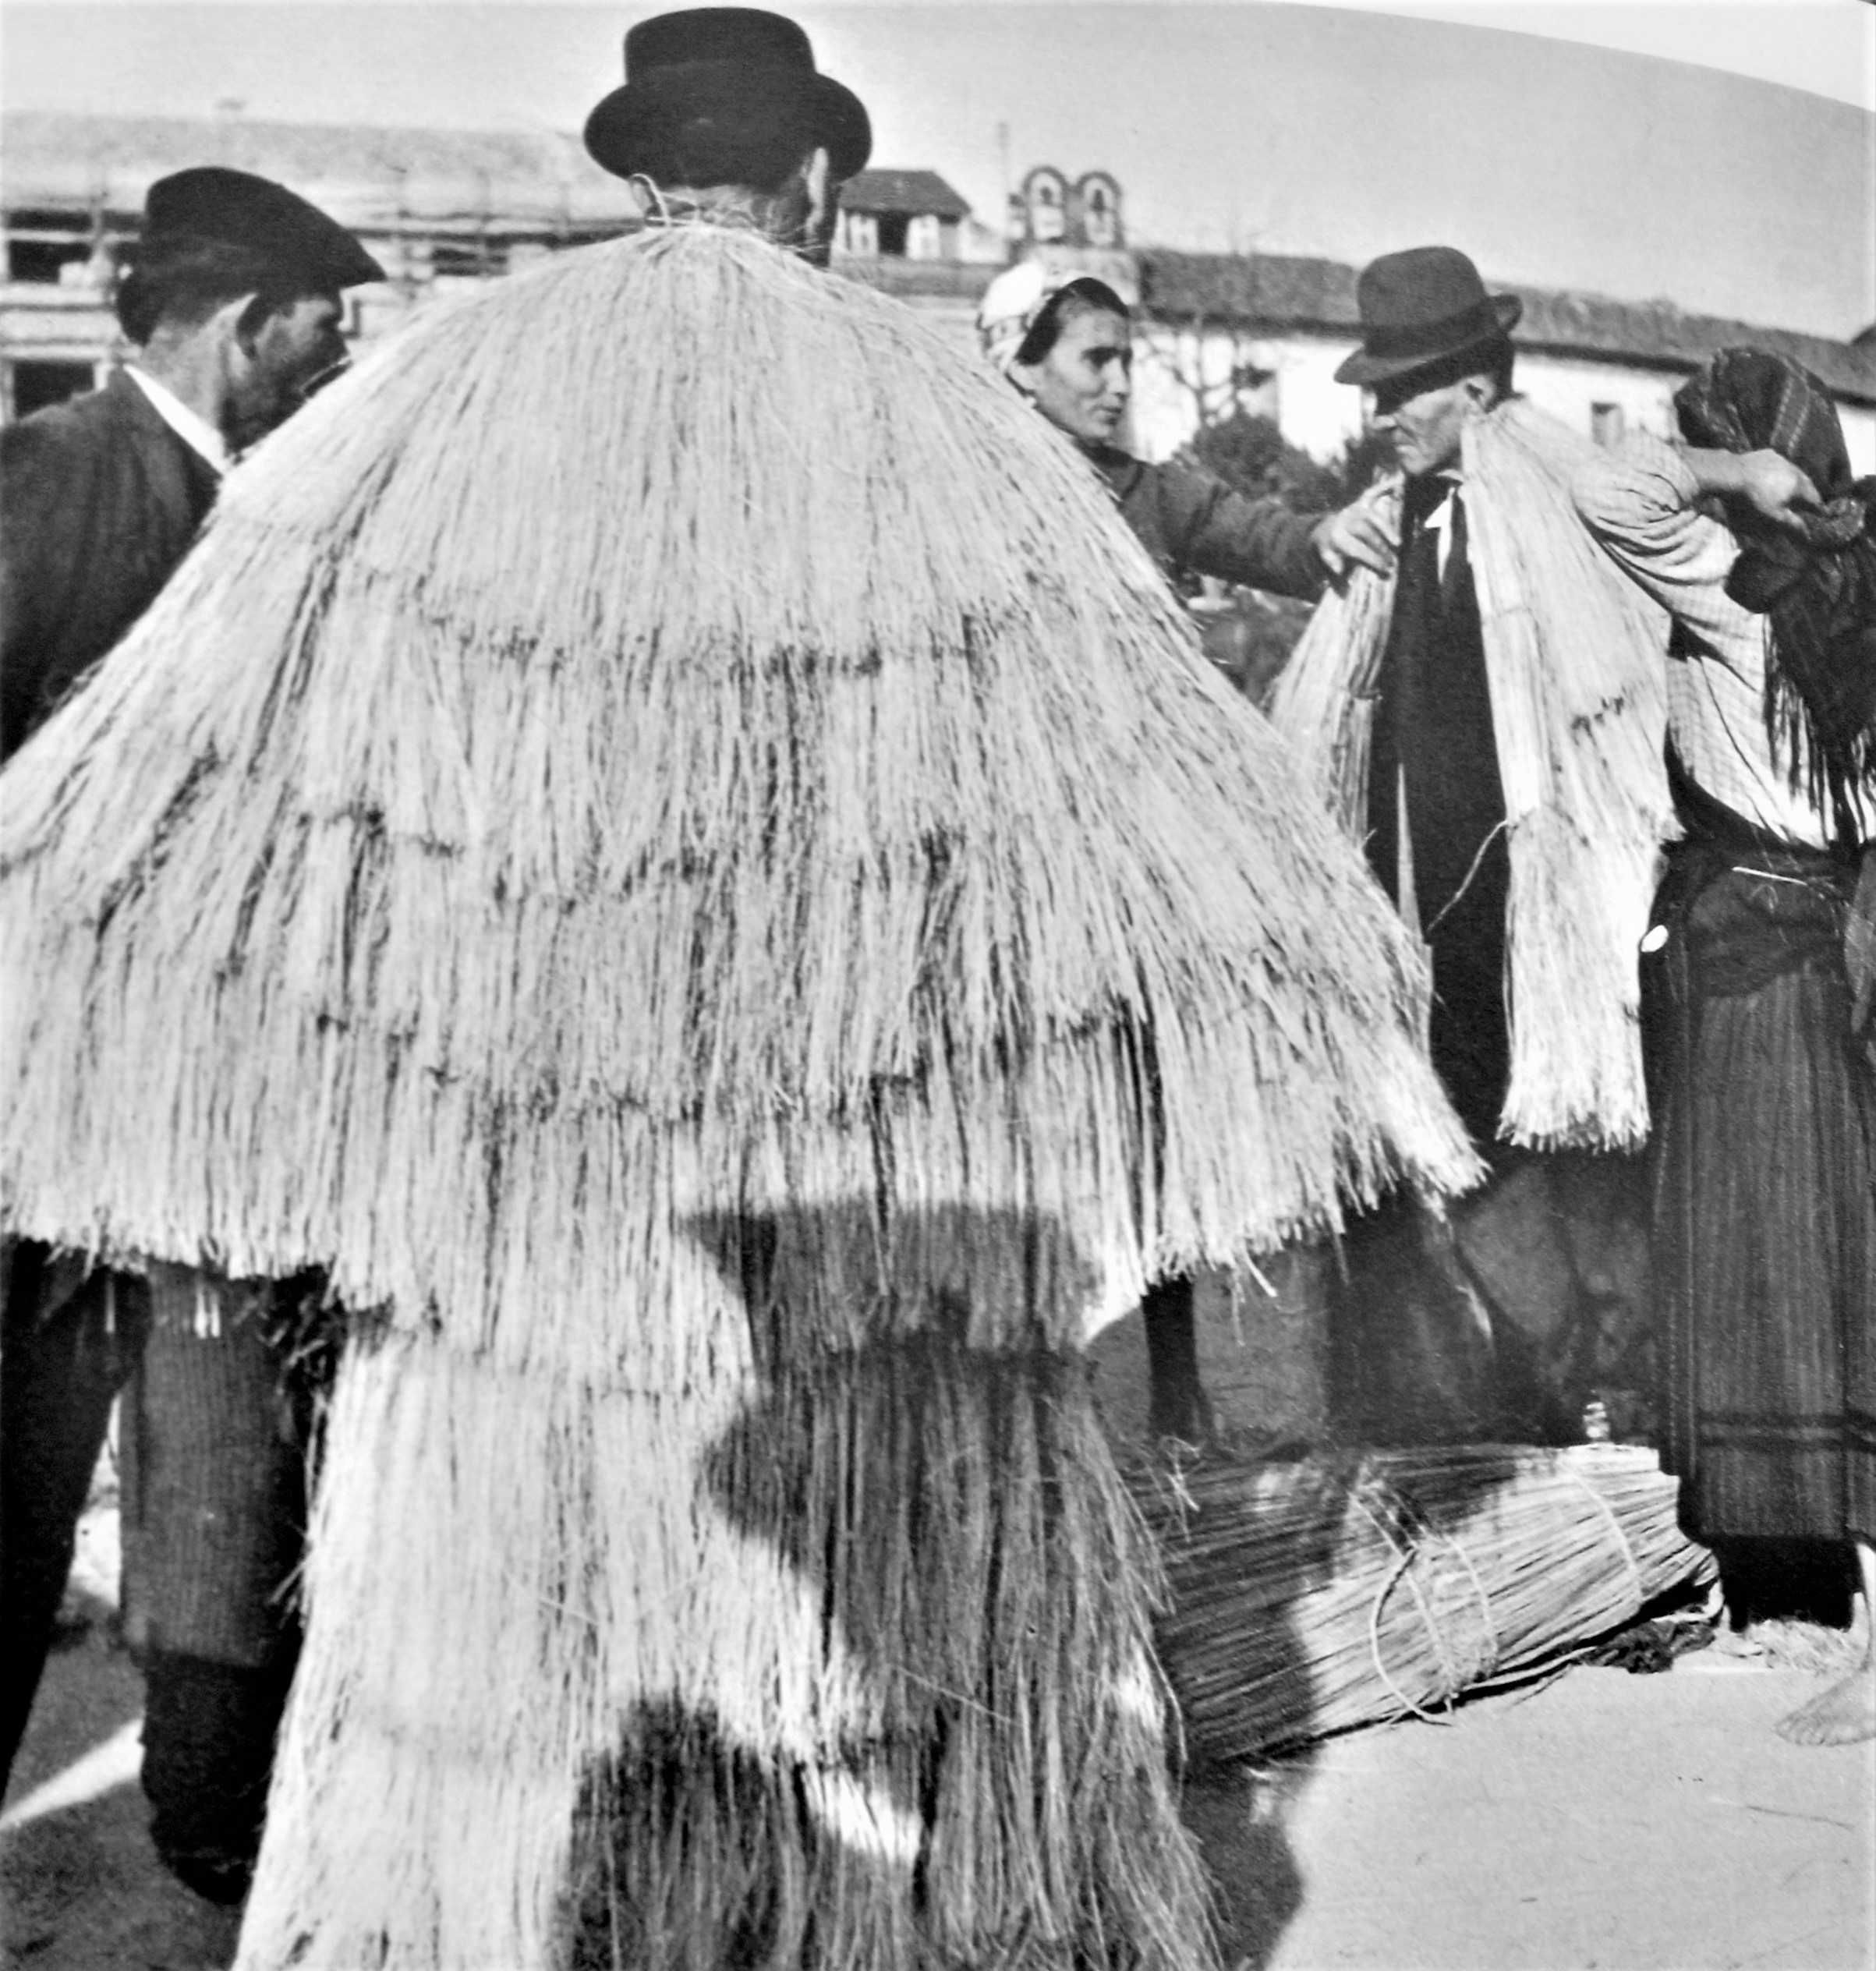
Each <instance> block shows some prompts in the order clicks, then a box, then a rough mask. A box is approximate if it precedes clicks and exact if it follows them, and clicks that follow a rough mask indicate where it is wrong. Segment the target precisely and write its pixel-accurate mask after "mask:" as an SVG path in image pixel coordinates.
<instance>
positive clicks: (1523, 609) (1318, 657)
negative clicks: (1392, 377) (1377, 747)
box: [1270, 398, 1674, 1148]
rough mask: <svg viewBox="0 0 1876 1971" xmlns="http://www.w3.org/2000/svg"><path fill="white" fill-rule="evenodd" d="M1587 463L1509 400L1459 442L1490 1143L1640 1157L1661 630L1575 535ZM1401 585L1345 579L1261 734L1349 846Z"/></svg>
mask: <svg viewBox="0 0 1876 1971" xmlns="http://www.w3.org/2000/svg"><path fill="white" fill-rule="evenodd" d="M1591 449H1592V448H1591V442H1590V441H1589V440H1588V439H1587V438H1584V437H1581V436H1580V435H1579V434H1578V433H1575V432H1573V431H1571V430H1569V429H1568V428H1567V427H1566V426H1564V425H1563V424H1561V423H1559V422H1558V421H1557V420H1556V419H1554V418H1552V417H1549V416H1546V415H1545V413H1544V412H1541V411H1538V410H1537V409H1534V407H1533V406H1532V405H1530V404H1528V403H1527V402H1525V401H1524V399H1523V398H1510V399H1508V400H1507V401H1506V402H1505V403H1503V404H1502V405H1499V407H1498V408H1497V409H1495V410H1494V411H1492V412H1491V413H1490V414H1489V415H1488V416H1485V417H1481V418H1478V419H1474V420H1473V421H1472V422H1471V423H1469V424H1468V425H1467V426H1466V429H1465V432H1464V458H1463V465H1464V480H1463V485H1464V498H1465V501H1466V510H1467V515H1468V517H1469V520H1470V524H1471V549H1470V565H1471V571H1472V575H1473V579H1474V585H1475V586H1476V588H1477V590H1478V606H1479V627H1480V631H1481V637H1482V640H1483V642H1484V645H1485V673H1486V678H1487V683H1488V688H1489V691H1490V694H1491V700H1492V727H1493V731H1494V734H1495V738H1496V741H1497V748H1498V765H1499V776H1500V777H1501V779H1502V780H1503V784H1504V793H1505V812H1506V826H1507V830H1508V837H1507V839H1508V842H1509V846H1510V870H1511V894H1510V901H1509V904H1508V906H1507V917H1506V930H1507V943H1506V950H1507V953H1508V958H1507V965H1508V971H1509V974H1510V976H1509V979H1508V982H1507V983H1508V1003H1509V1006H1510V1025H1511V1074H1510V1086H1509V1088H1508V1089H1507V1091H1506V1098H1505V1108H1504V1113H1503V1118H1502V1120H1501V1122H1500V1133H1501V1134H1503V1136H1505V1137H1506V1138H1507V1139H1508V1140H1509V1141H1513V1142H1516V1143H1522V1144H1525V1145H1529V1146H1531V1147H1533V1148H1565V1147H1570V1146H1577V1147H1581V1148H1634V1147H1635V1146H1637V1145H1639V1144H1640V1143H1641V1142H1642V1141H1643V1140H1644V1138H1646V1136H1647V1134H1648V1099H1647V1093H1646V1090H1645V1088H1644V1085H1643V1078H1642V1070H1641V1017H1640V1006H1641V986H1640V981H1639V978H1638V975H1637V966H1636V950H1637V946H1638V945H1639V943H1640V942H1641V936H1642V933H1643V932H1644V930H1645V929H1647V925H1648V908H1649V906H1650V904H1651V901H1652V899H1653V895H1654V888H1655V879H1656V876H1657V873H1658V861H1659V851H1660V846H1661V844H1662V841H1663V840H1665V839H1667V837H1669V836H1670V835H1671V834H1672V833H1673V832H1674V821H1673V814H1672V801H1670V798H1669V793H1668V786H1667V777H1666V771H1665V766H1664V764H1663V760H1664V752H1663V748H1664V741H1665V733H1666V727H1667V636H1668V623H1667V617H1666V616H1665V614H1664V613H1663V612H1662V610H1660V609H1658V608H1657V607H1655V604H1654V603H1651V602H1650V601H1649V600H1648V599H1647V598H1646V597H1644V596H1642V595H1641V593H1640V591H1639V590H1637V589H1636V588H1635V587H1634V585H1633V584H1632V583H1629V582H1624V581H1623V579H1622V577H1621V575H1620V574H1619V571H1617V570H1616V568H1615V566H1614V564H1612V562H1611V561H1609V558H1608V557H1606V556H1605V555H1604V554H1602V552H1601V550H1600V549H1599V548H1598V546H1597V544H1596V543H1595V540H1593V539H1592V538H1591V536H1590V533H1589V531H1588V529H1587V528H1585V527H1584V525H1583V524H1582V522H1580V519H1579V518H1577V512H1576V509H1575V506H1574V504H1573V501H1572V499H1571V497H1570V481H1571V479H1572V476H1573V474H1574V472H1576V470H1577V468H1578V467H1579V466H1580V465H1581V463H1582V462H1583V460H1584V457H1585V456H1586V455H1588V453H1589V452H1590V451H1591ZM1392 610H1393V578H1392V577H1391V576H1389V577H1386V578H1382V577H1380V576H1377V575H1372V574H1369V573H1368V572H1366V571H1361V572H1358V573H1357V575H1355V577H1354V579H1352V580H1351V581H1350V583H1349V585H1348V586H1347V589H1346V591H1345V592H1343V593H1339V594H1334V595H1331V596H1328V597H1326V599H1325V600H1324V601H1323V603H1322V607H1320V608H1319V610H1317V611H1316V613H1315V616H1314V617H1312V618H1311V621H1310V625H1309V627H1308V629H1307V630H1306V631H1305V632H1304V635H1303V636H1302V639H1301V641H1300V642H1298V644H1297V649H1296V653H1295V654H1294V656H1293V657H1292V658H1291V660H1290V665H1289V667H1288V668H1287V670H1286V671H1285V672H1284V673H1283V676H1282V677H1281V678H1279V680H1278V681H1277V685H1276V690H1275V692H1273V693H1272V698H1271V703H1270V715H1271V718H1272V721H1273V722H1274V723H1275V724H1276V727H1278V729H1279V731H1281V732H1282V733H1283V734H1285V736H1286V737H1287V738H1289V739H1290V741H1292V743H1293V744H1294V746H1295V748H1296V750H1297V755H1298V757H1299V759H1300V760H1301V763H1302V765H1303V768H1304V772H1305V773H1307V774H1308V775H1309V777H1311V779H1312V780H1313V781H1314V782H1315V785H1316V787H1317V789H1318V791H1319V793H1320V794H1321V795H1322V798H1324V799H1326V801H1328V803H1329V806H1330V808H1331V809H1333V812H1335V813H1336V816H1338V818H1339V819H1340V821H1341V822H1342V824H1343V826H1344V827H1345V828H1346V829H1347V830H1349V831H1350V833H1351V834H1352V835H1354V836H1356V837H1359V836H1360V835H1361V833H1363V832H1364V831H1365V829H1366V827H1367V825H1368V821H1367V817H1368V752H1369V743H1370V736H1371V734H1372V727H1373V720H1374V716H1375V678H1376V676H1377V674H1378V671H1379V666H1380V662H1381V658H1382V653H1383V650H1384V648H1385V646H1386V639H1387V634H1388V628H1389V621H1390V617H1391V614H1392Z"/></svg>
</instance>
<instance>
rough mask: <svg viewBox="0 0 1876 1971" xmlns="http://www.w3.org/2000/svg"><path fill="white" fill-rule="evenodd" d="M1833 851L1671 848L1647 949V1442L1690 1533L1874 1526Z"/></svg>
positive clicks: (1865, 1243) (1872, 1299)
mask: <svg viewBox="0 0 1876 1971" xmlns="http://www.w3.org/2000/svg"><path fill="white" fill-rule="evenodd" d="M1854 878H1855V871H1854V869H1853V868H1851V869H1847V870H1846V869H1845V867H1844V865H1842V864H1841V863H1839V862H1835V861H1833V860H1832V859H1830V858H1826V857H1825V856H1823V855H1802V854H1798V853H1794V852H1793V851H1787V850H1781V851H1768V849H1767V848H1765V847H1763V846H1755V847H1752V848H1750V850H1747V851H1744V852H1742V851H1741V850H1740V846H1739V845H1738V844H1733V845H1731V846H1730V847H1716V846H1715V845H1712V844H1704V843H1690V844H1683V846H1682V847H1680V848H1678V849H1676V851H1673V859H1672V863H1671V865H1670V869H1669V876H1668V878H1667V880H1666V882H1665V883H1664V884H1663V886H1662V895H1661V897H1660V900H1659V901H1658V906H1657V911H1656V921H1657V922H1658V923H1662V924H1665V925H1666V927H1667V929H1668V931H1669V939H1668V943H1667V944H1666V946H1665V948H1664V950H1662V952H1661V953H1660V954H1658V957H1655V958H1653V959H1651V960H1650V961H1648V964H1649V966H1650V968H1651V971H1652V972H1653V974H1654V976H1653V977H1652V978H1651V979H1650V981H1649V985H1650V988H1651V1000H1652V1003H1653V1017H1651V1036H1650V1044H1651V1054H1652V1056H1653V1061H1652V1065H1653V1067H1654V1068H1655V1085H1656V1089H1657V1098H1658V1107H1657V1116H1658V1135H1657V1139H1656V1140H1657V1143H1658V1165H1657V1184H1656V1194H1655V1210H1656V1216H1655V1269H1656V1272H1655V1278H1656V1282H1657V1286H1658V1291H1659V1292H1660V1293H1662V1299H1663V1305H1664V1311H1665V1315H1666V1331H1665V1343H1666V1347H1665V1371H1666V1378H1665V1379H1666V1384H1667V1387H1666V1389H1665V1396H1666V1399H1667V1400H1666V1404H1665V1412H1666V1417H1667V1420H1668V1421H1667V1431H1666V1437H1667V1442H1666V1443H1665V1446H1664V1450H1663V1456H1664V1461H1665V1463H1666V1464H1667V1466H1668V1467H1669V1469H1670V1470H1673V1471H1675V1472H1677V1473H1679V1474H1680V1475H1681V1477H1682V1480H1683V1485H1682V1501H1683V1504H1682V1512H1683V1517H1684V1518H1685V1520H1687V1524H1688V1527H1689V1529H1690V1530H1691V1531H1692V1532H1693V1533H1694V1534H1696V1535H1697V1536H1698V1537H1701V1538H1706V1539H1715V1538H1763V1537H1775V1538H1786V1539H1831V1540H1842V1539H1844V1538H1846V1537H1847V1538H1863V1539H1866V1540H1867V1539H1876V1157H1873V1154H1872V1152H1873V1147H1876V1073H1873V1072H1872V1070H1871V1063H1870V1056H1869V1053H1868V1051H1867V1049H1865V1048H1864V1047H1863V1046H1860V1045H1858V1044H1857V1043H1856V1042H1853V1038H1852V1035H1851V1032H1850V1010H1849V990H1848V986H1847V983H1846V977H1845V971H1844V963H1843V930H1844V923H1845V915H1846V906H1847V900H1848V897H1849V892H1850V889H1851V887H1852V886H1853V883H1854Z"/></svg>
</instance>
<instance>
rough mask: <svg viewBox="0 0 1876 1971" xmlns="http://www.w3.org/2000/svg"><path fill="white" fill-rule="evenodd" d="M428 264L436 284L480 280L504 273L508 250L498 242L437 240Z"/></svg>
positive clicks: (484, 240)
mask: <svg viewBox="0 0 1876 1971" xmlns="http://www.w3.org/2000/svg"><path fill="white" fill-rule="evenodd" d="M507 268H508V249H506V247H505V246H503V245H502V243H501V242H500V241H498V240H493V239H439V240H437V241H436V242H434V244H433V245H432V246H431V248H430V271H431V272H432V273H433V274H435V275H436V276H437V278H438V279H439V280H451V279H454V280H472V281H473V280H480V279H482V278H484V277H486V276H487V275H489V274H501V273H505V272H506V271H507Z"/></svg>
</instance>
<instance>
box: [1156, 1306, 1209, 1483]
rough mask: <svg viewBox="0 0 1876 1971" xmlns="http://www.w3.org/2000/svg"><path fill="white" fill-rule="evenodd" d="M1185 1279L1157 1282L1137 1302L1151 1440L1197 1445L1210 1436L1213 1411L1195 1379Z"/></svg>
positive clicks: (1194, 1329)
mask: <svg viewBox="0 0 1876 1971" xmlns="http://www.w3.org/2000/svg"><path fill="white" fill-rule="evenodd" d="M1194 1298H1195V1295H1194V1284H1193V1281H1192V1279H1191V1275H1190V1274H1183V1275H1180V1276H1178V1277H1177V1278H1175V1279H1163V1280H1156V1282H1155V1283H1153V1285H1152V1286H1149V1288H1148V1289H1147V1291H1146V1298H1145V1300H1142V1302H1141V1303H1140V1314H1141V1318H1142V1320H1143V1321H1144V1322H1145V1325H1146V1361H1147V1371H1148V1375H1149V1381H1150V1383H1151V1386H1152V1417H1151V1424H1150V1427H1151V1429H1152V1434H1153V1435H1154V1436H1155V1437H1177V1438H1184V1439H1185V1440H1186V1442H1188V1443H1192V1444H1198V1443H1202V1442H1204V1441H1205V1438H1207V1437H1209V1435H1211V1432H1212V1406H1211V1404H1210V1403H1209V1402H1208V1401H1207V1400H1206V1397H1205V1389H1204V1385H1202V1383H1201V1382H1200V1380H1199V1376H1198V1322H1197V1319H1196V1317H1195V1309H1194V1304H1193V1303H1194Z"/></svg>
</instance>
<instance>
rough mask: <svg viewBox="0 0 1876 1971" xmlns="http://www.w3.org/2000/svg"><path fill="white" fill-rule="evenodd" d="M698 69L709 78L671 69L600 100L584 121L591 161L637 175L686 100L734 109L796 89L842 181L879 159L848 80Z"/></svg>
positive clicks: (720, 66)
mask: <svg viewBox="0 0 1876 1971" xmlns="http://www.w3.org/2000/svg"><path fill="white" fill-rule="evenodd" d="M706 68H707V69H708V70H709V71H710V73H698V74H697V75H696V76H692V77H690V78H687V79H685V80H678V79H677V78H675V77H674V76H673V75H672V73H671V71H670V70H668V69H667V70H664V71H662V72H660V73H656V74H654V75H653V76H650V77H649V78H647V79H646V80H644V81H642V82H628V83H622V84H621V86H620V87H618V88H617V89H614V90H612V91H611V94H608V95H606V96H603V97H600V101H599V102H598V103H597V104H596V105H595V106H594V108H593V114H592V115H590V116H589V117H588V118H587V119H586V150H587V154H588V155H589V156H590V157H592V159H593V162H594V163H595V164H596V165H599V166H600V168H602V169H603V170H605V171H609V172H611V173H612V175H614V177H615V178H632V177H635V176H636V175H638V174H639V172H642V171H643V170H644V169H645V168H646V165H647V163H648V162H649V161H650V160H651V159H652V158H653V156H654V154H655V153H654V150H653V133H654V131H655V129H656V128H657V126H658V125H659V124H660V122H661V121H662V120H663V119H664V118H666V117H667V116H668V115H669V114H670V112H671V108H673V106H674V103H675V102H676V101H678V100H680V99H681V98H688V100H689V101H692V102H694V103H696V104H697V105H698V106H699V107H700V108H706V107H715V108H729V109H733V108H735V106H736V105H737V104H738V102H740V101H747V100H748V99H749V97H751V96H752V95H753V94H758V93H759V94H763V95H765V96H768V97H773V95H774V94H776V93H777V92H778V91H780V90H784V89H795V88H798V89H799V90H801V91H802V94H804V95H805V97H806V98H807V102H808V106H809V109H810V111H812V122H813V131H814V141H815V143H816V145H817V146H819V147H821V148H823V149H824V150H826V151H827V167H828V170H829V172H830V175H832V176H833V178H834V179H835V180H836V182H839V183H842V184H844V183H845V182H846V181H847V180H848V179H850V178H851V177H852V176H853V175H855V173H856V172H859V171H862V170H863V169H864V168H865V165H866V160H867V159H868V158H869V157H871V156H872V154H873V124H872V122H871V121H870V119H869V118H868V116H867V114H866V106H865V104H863V103H862V101H860V99H859V97H858V96H856V95H855V94H854V93H853V91H852V90H851V89H849V88H848V87H847V86H846V85H845V83H838V82H836V81H835V80H834V78H833V77H832V76H823V75H815V74H812V73H807V72H805V71H796V70H793V69H766V68H765V69H746V68H734V67H731V65H728V64H727V63H712V64H708V65H703V64H700V65H699V69H700V70H703V69H706Z"/></svg>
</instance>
